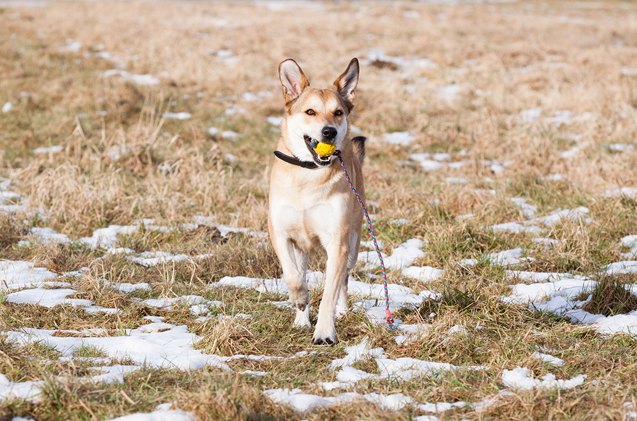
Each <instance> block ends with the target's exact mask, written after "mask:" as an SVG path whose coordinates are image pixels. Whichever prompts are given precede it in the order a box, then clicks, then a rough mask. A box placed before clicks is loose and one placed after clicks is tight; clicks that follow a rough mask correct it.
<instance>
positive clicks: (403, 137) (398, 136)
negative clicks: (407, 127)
mask: <svg viewBox="0 0 637 421" xmlns="http://www.w3.org/2000/svg"><path fill="white" fill-rule="evenodd" d="M415 139H416V138H415V137H414V135H412V134H411V133H409V132H392V133H385V134H383V136H382V140H383V142H385V143H389V144H390V145H400V146H407V145H409V144H411V143H412V142H413V141H414V140H415Z"/></svg>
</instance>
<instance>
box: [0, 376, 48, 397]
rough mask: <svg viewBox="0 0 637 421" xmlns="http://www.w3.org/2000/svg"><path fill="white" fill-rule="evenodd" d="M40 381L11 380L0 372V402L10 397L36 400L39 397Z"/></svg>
mask: <svg viewBox="0 0 637 421" xmlns="http://www.w3.org/2000/svg"><path fill="white" fill-rule="evenodd" d="M41 387H42V382H34V381H27V382H16V383H14V382H12V381H10V380H9V379H7V377H6V376H5V375H3V374H0V402H2V401H6V400H10V399H22V400H27V401H31V402H36V401H37V400H38V399H39V397H40V390H41Z"/></svg>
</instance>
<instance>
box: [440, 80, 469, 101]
mask: <svg viewBox="0 0 637 421" xmlns="http://www.w3.org/2000/svg"><path fill="white" fill-rule="evenodd" d="M464 89H465V87H464V86H463V85H457V84H452V85H445V86H440V87H439V88H438V89H437V90H436V93H437V94H438V97H439V98H440V99H442V100H443V101H446V102H448V103H451V102H454V101H455V100H456V98H457V97H458V94H459V93H460V92H462V91H463V90H464Z"/></svg>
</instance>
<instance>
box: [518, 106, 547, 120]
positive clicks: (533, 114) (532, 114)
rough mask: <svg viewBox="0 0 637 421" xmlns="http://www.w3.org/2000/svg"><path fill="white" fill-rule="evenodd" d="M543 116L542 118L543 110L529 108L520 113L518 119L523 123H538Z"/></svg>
mask: <svg viewBox="0 0 637 421" xmlns="http://www.w3.org/2000/svg"><path fill="white" fill-rule="evenodd" d="M541 116H542V109H541V108H529V109H527V110H524V111H522V112H520V114H519V115H518V118H519V119H520V121H522V122H523V123H535V122H536V121H538V120H539V119H540V117H541Z"/></svg>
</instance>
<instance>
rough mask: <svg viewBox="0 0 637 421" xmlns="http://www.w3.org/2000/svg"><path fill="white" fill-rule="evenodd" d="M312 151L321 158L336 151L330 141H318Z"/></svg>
mask: <svg viewBox="0 0 637 421" xmlns="http://www.w3.org/2000/svg"><path fill="white" fill-rule="evenodd" d="M314 151H315V152H316V153H317V154H318V156H320V157H321V158H327V157H328V156H332V155H333V154H334V152H335V151H336V145H333V144H331V143H323V142H319V144H318V145H316V147H315V148H314Z"/></svg>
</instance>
